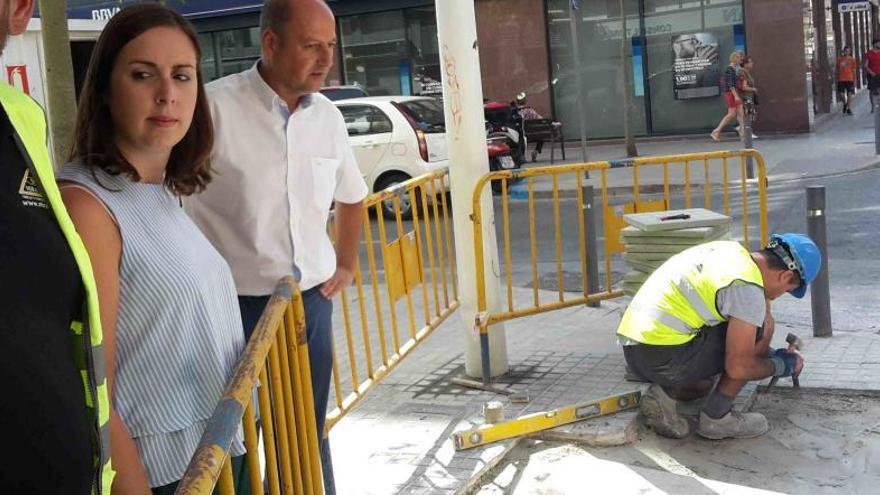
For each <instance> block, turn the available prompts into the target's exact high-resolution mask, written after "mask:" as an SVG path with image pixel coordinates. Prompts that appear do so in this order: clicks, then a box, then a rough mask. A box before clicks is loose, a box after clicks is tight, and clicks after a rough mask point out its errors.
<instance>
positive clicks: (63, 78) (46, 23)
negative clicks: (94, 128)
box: [40, 0, 76, 167]
mask: <svg viewBox="0 0 880 495" xmlns="http://www.w3.org/2000/svg"><path fill="white" fill-rule="evenodd" d="M66 3H67V2H65V1H64V0H40V21H41V23H42V36H43V57H44V62H45V64H46V89H47V91H46V100H47V108H46V114H47V116H48V120H49V132H50V135H51V136H52V145H53V146H52V148H53V150H52V152H53V158H54V161H55V166H56V167H57V166H60V165H61V164H63V163H64V162H66V161H67V160H68V159H69V158H70V150H71V147H72V145H73V133H74V127H75V125H76V89H75V87H74V82H73V61H72V59H71V56H70V35H69V33H68V31H67V5H66Z"/></svg>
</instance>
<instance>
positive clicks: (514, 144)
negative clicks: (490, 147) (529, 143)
mask: <svg viewBox="0 0 880 495" xmlns="http://www.w3.org/2000/svg"><path fill="white" fill-rule="evenodd" d="M483 114H484V116H485V118H486V137H487V138H489V139H496V138H500V139H503V140H504V143H505V144H506V145H507V147H508V148H510V152H511V156H512V157H513V161H514V162H516V164H517V166H522V164H523V163H525V156H526V153H525V152H526V147H525V140H524V139H523V138H522V136H521V135H520V133H519V132H518V131H517V128H518V124H517V122H516V121H515V120H516V117H517V116H516V115H515V112H514V111H513V107H512V106H511V105H510V104H509V103H503V102H500V101H489V102H486V103H484V104H483Z"/></svg>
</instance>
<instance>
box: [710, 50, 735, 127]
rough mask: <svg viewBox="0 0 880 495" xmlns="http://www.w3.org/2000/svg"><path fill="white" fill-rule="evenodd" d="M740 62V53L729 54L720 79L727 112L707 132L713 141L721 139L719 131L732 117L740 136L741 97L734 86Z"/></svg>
mask: <svg viewBox="0 0 880 495" xmlns="http://www.w3.org/2000/svg"><path fill="white" fill-rule="evenodd" d="M741 63H742V53H740V52H733V53H731V54H730V65H728V66H727V68H726V69H725V70H724V77H723V81H722V94H723V96H724V102H725V104H726V105H727V113H726V114H724V117H722V118H721V122H719V123H718V127H716V128H715V129H714V130H713V131H712V132H711V133H710V134H709V136H711V137H712V140H713V141H721V132H722V131H723V130H724V128H725V127H727V124H729V123H730V121H731V120H733V119H736V120H737V122H739V128H738V132H739V134H740V137H742V129H743V108H742V98H741V97H740V95H739V91H738V89H737V87H736V85H737V80H738V78H739V77H738V69H739V67H740V64H741Z"/></svg>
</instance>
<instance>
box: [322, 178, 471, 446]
mask: <svg viewBox="0 0 880 495" xmlns="http://www.w3.org/2000/svg"><path fill="white" fill-rule="evenodd" d="M447 190H448V172H447V170H445V169H443V170H438V171H435V172H431V173H428V174H425V175H422V176H419V177H416V178H413V179H410V180H408V181H406V182H403V183H400V184H397V185H396V186H394V187H391V188H389V189H386V190H384V191H380V192H377V193H375V194H373V195H371V196H370V197H369V198H367V199H366V200H365V202H364V204H365V207H366V208H365V215H364V221H363V231H364V234H363V240H364V248H363V249H362V250H361V252H360V253H359V257H358V266H357V267H356V268H355V280H354V284H353V286H352V287H349V288H348V289H347V290H345V291H344V292H343V293H342V296H341V298H340V299H341V303H342V304H341V309H342V314H343V315H344V327H343V329H344V339H342V342H335V343H334V358H333V395H334V397H333V399H332V400H333V403H334V404H335V407H334V409H333V410H332V411H330V412H329V413H328V414H327V419H326V427H325V430H326V431H329V430H330V428H332V427H333V425H335V424H336V423H337V422H338V421H339V420H340V419H341V418H342V417H343V416H344V415H345V414H346V413H347V412H348V411H350V410H351V409H352V408H353V407H354V406H355V405H356V404H357V403H358V402H359V401H360V400H361V399H362V398H363V397H364V395H365V394H366V393H367V391H368V390H370V389H371V388H372V387H374V386H375V385H376V384H378V383H379V382H380V381H381V380H382V379H383V378H384V377H385V376H386V375H387V374H388V373H389V372H390V371H391V370H392V369H394V367H396V366H397V365H398V364H399V363H400V361H401V360H402V359H403V358H404V357H405V356H406V355H408V354H409V353H410V352H412V350H413V349H415V347H416V346H417V345H418V344H419V343H421V342H422V341H423V340H424V339H425V338H426V337H427V336H428V335H430V334H431V332H433V331H434V330H435V329H436V328H437V327H439V326H440V324H441V323H442V322H443V321H444V320H445V319H446V318H447V317H448V316H449V315H450V314H452V312H454V311H455V309H456V308H458V287H457V285H456V284H457V281H456V273H455V252H454V251H453V242H452V227H451V222H450V217H449V211H450V207H449V205H448V204H447V203H448V201H447V198H446V191H447ZM383 206H384V207H383ZM389 210H390V211H393V212H394V213H393V215H392V216H391V218H387V215H386V211H389ZM331 230H332V228H331ZM362 267H366V268H367V271H366V272H367V273H368V274H369V277H368V278H367V279H366V280H365V277H364V276H363V275H362V273H361V272H362V270H361V268H362ZM335 335H336V336H338V335H339V333H338V331H337V332H336V333H335ZM337 340H338V339H337ZM337 346H338V347H339V348H337ZM340 350H341V352H339V351H340ZM339 356H343V358H342V359H339ZM346 357H347V359H346Z"/></svg>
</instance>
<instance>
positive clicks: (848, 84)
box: [837, 46, 859, 115]
mask: <svg viewBox="0 0 880 495" xmlns="http://www.w3.org/2000/svg"><path fill="white" fill-rule="evenodd" d="M858 66H859V64H858V63H857V62H856V59H855V58H853V56H852V48H850V47H848V46H845V47H843V55H841V56H840V58H839V59H837V94H838V95H839V98H840V100H841V101H842V102H843V113H844V114H846V115H852V108H850V102H851V101H852V97H853V94H855V92H856V86H855V83H856V67H858Z"/></svg>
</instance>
